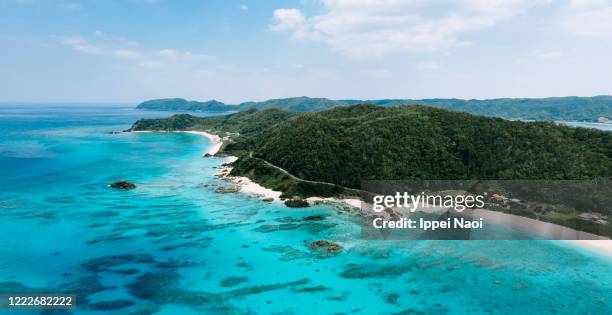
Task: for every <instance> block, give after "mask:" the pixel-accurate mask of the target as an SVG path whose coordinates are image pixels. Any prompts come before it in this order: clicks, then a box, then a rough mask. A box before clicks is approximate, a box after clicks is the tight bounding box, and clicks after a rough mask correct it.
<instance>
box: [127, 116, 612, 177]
mask: <svg viewBox="0 0 612 315" xmlns="http://www.w3.org/2000/svg"><path fill="white" fill-rule="evenodd" d="M187 129H191V130H194V129H195V130H197V129H200V130H215V131H216V132H225V133H238V134H240V136H239V137H234V138H233V140H232V141H231V142H230V143H229V144H228V145H227V146H226V148H225V150H226V151H229V152H232V153H233V154H236V155H241V154H244V153H249V154H250V155H252V156H253V157H256V158H261V159H264V160H266V161H268V162H270V163H272V164H274V165H276V166H279V167H281V168H283V169H285V170H287V171H288V172H290V173H291V174H294V175H296V176H298V177H299V178H302V179H308V180H314V181H324V182H329V183H335V184H338V185H341V186H345V187H350V188H359V187H360V180H367V179H588V178H612V133H610V132H604V131H598V130H592V129H585V128H572V127H565V126H559V125H556V124H554V123H550V122H522V121H508V120H503V119H500V118H490V117H483V116H474V115H470V114H466V113H461V112H455V111H449V110H444V109H438V108H432V107H425V106H398V107H381V106H374V105H356V106H347V107H337V108H334V109H332V110H327V111H322V112H318V113H295V112H288V111H283V110H278V109H268V110H254V109H251V110H247V111H244V112H239V113H236V114H232V115H226V116H214V117H194V116H191V115H187V114H181V115H175V116H172V117H170V118H168V119H153V120H139V121H138V122H136V123H135V124H134V126H133V127H132V130H187Z"/></svg>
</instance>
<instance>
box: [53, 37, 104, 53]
mask: <svg viewBox="0 0 612 315" xmlns="http://www.w3.org/2000/svg"><path fill="white" fill-rule="evenodd" d="M60 42H61V43H62V44H64V45H66V46H69V47H70V48H72V49H74V50H76V51H79V52H83V53H87V54H94V55H99V54H102V48H100V47H98V46H96V45H92V44H90V43H89V42H87V40H85V39H84V38H83V37H80V36H63V37H60Z"/></svg>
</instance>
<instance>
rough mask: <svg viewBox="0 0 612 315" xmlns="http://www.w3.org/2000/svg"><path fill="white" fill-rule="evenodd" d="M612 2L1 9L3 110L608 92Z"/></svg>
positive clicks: (8, 3)
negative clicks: (36, 105) (12, 105)
mask: <svg viewBox="0 0 612 315" xmlns="http://www.w3.org/2000/svg"><path fill="white" fill-rule="evenodd" d="M611 39H612V0H320V1H319V0H316V1H315V0H301V1H299V0H298V1H248V0H243V1H171V0H125V1H113V0H89V1H70V0H62V1H52V0H48V1H36V0H0V51H1V52H0V69H1V70H2V71H1V72H0V73H1V75H0V102H18V101H25V102H65V101H69V102H128V103H135V102H139V101H142V100H146V99H151V98H161V97H183V98H187V99H197V100H207V99H218V100H221V101H224V102H228V103H236V102H240V101H246V100H264V99H269V98H280V97H290V96H302V95H307V96H312V97H329V98H334V99H346V98H350V99H374V98H433V97H444V98H447V97H457V98H496V97H544V96H565V95H580V96H592V95H600V94H612V84H611V83H612V82H611V81H612V80H611V79H610V77H611V75H610V73H612V58H610V57H609V56H612V40H611Z"/></svg>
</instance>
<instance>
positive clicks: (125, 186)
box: [109, 179, 136, 190]
mask: <svg viewBox="0 0 612 315" xmlns="http://www.w3.org/2000/svg"><path fill="white" fill-rule="evenodd" d="M109 187H111V188H116V189H121V190H130V189H134V188H136V184H134V183H131V182H128V181H127V180H125V179H121V180H118V181H116V182H114V183H112V184H110V185H109Z"/></svg>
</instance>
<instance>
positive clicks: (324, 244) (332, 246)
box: [308, 240, 342, 253]
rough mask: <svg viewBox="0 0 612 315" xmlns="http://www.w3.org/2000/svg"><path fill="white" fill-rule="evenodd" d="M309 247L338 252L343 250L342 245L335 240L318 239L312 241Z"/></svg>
mask: <svg viewBox="0 0 612 315" xmlns="http://www.w3.org/2000/svg"><path fill="white" fill-rule="evenodd" d="M308 247H310V249H313V250H316V251H322V252H330V253H338V252H340V251H342V246H340V245H338V244H336V243H334V242H330V241H326V240H318V241H314V242H310V243H309V244H308Z"/></svg>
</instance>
